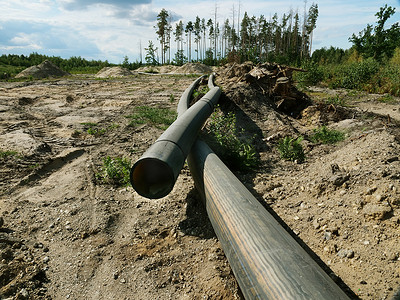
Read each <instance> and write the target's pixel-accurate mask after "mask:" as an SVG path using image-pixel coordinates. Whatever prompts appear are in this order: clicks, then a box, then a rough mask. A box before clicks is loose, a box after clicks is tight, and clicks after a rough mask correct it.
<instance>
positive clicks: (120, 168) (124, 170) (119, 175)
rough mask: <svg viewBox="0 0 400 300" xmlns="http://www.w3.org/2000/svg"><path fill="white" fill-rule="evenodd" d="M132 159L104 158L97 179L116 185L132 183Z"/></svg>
mask: <svg viewBox="0 0 400 300" xmlns="http://www.w3.org/2000/svg"><path fill="white" fill-rule="evenodd" d="M130 169H131V161H130V160H129V159H128V158H120V157H116V158H111V157H110V156H107V157H106V158H103V165H102V166H101V172H100V173H98V174H97V175H96V177H97V179H99V180H100V181H101V182H103V183H106V184H112V185H116V186H127V185H129V184H130V177H129V174H130Z"/></svg>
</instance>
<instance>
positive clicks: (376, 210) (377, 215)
mask: <svg viewBox="0 0 400 300" xmlns="http://www.w3.org/2000/svg"><path fill="white" fill-rule="evenodd" d="M391 212H392V208H391V207H390V205H389V204H385V203H378V204H375V203H367V204H366V205H365V206H364V208H363V214H364V217H365V218H366V219H372V220H383V219H385V218H386V217H387V216H388V214H389V213H391Z"/></svg>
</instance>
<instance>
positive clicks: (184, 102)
mask: <svg viewBox="0 0 400 300" xmlns="http://www.w3.org/2000/svg"><path fill="white" fill-rule="evenodd" d="M204 76H205V75H204ZM204 76H201V77H199V78H197V79H196V80H195V81H193V82H192V84H191V85H189V87H188V88H187V89H186V90H185V91H184V92H183V94H182V95H181V98H180V99H179V102H178V107H177V108H176V111H177V113H178V116H181V115H182V114H183V113H184V112H185V111H187V109H188V107H189V106H190V103H189V102H190V98H191V96H192V94H193V91H194V89H195V88H196V87H197V86H198V85H199V83H200V81H201V80H202V79H203V78H204ZM210 78H211V77H210ZM213 87H214V86H213ZM210 89H211V88H210Z"/></svg>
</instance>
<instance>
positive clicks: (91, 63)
mask: <svg viewBox="0 0 400 300" xmlns="http://www.w3.org/2000/svg"><path fill="white" fill-rule="evenodd" d="M46 59H47V60H50V61H51V62H52V63H53V64H55V65H56V66H58V67H59V68H61V69H62V70H64V71H67V72H74V73H93V72H94V73H95V72H98V71H99V70H101V69H102V68H103V67H109V66H112V65H113V64H111V63H109V62H108V61H107V60H106V61H101V60H87V59H84V58H82V57H80V56H72V57H70V58H68V59H64V58H61V57H59V56H47V55H43V54H39V53H37V52H33V53H31V54H29V55H23V54H22V55H17V54H3V55H1V56H0V73H1V74H0V78H2V79H5V78H8V77H11V76H13V75H16V74H17V73H19V72H20V71H22V70H23V69H25V68H28V67H30V66H34V65H38V64H40V63H42V62H43V61H45V60H46ZM3 77H4V78H3Z"/></svg>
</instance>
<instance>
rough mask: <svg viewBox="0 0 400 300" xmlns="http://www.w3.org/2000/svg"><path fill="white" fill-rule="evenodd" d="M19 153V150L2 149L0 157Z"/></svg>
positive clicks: (3, 157)
mask: <svg viewBox="0 0 400 300" xmlns="http://www.w3.org/2000/svg"><path fill="white" fill-rule="evenodd" d="M17 155H18V152H17V151H10V150H6V151H3V150H0V158H2V159H5V158H9V157H10V156H17Z"/></svg>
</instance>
